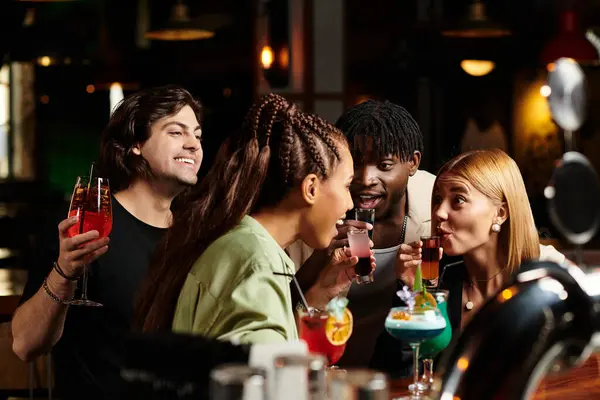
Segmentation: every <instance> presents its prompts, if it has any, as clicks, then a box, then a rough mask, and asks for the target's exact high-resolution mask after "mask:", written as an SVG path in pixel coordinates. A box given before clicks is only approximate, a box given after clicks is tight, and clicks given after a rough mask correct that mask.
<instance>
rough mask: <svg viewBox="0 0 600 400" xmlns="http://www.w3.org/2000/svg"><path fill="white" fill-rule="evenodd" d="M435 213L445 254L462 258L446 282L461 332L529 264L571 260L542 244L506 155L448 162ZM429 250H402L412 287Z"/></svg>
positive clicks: (481, 154) (417, 246) (473, 154)
mask: <svg viewBox="0 0 600 400" xmlns="http://www.w3.org/2000/svg"><path fill="white" fill-rule="evenodd" d="M431 207H432V210H431V218H432V224H431V226H432V227H435V228H434V229H435V231H436V232H437V234H438V235H440V236H441V246H442V248H443V252H444V254H445V255H447V256H455V257H460V258H461V260H460V261H459V262H454V263H452V264H448V265H447V267H446V268H445V270H444V271H443V275H442V276H441V280H442V282H441V286H442V287H443V288H446V289H448V290H449V296H448V314H449V315H448V316H449V318H450V321H451V324H452V328H453V331H454V332H458V331H460V330H461V329H462V327H464V325H465V324H466V323H467V322H468V321H469V320H470V319H471V318H472V316H473V315H474V314H475V312H476V311H477V310H478V309H479V308H480V307H481V306H482V305H483V304H484V303H485V302H486V301H487V299H489V298H490V297H492V296H494V295H495V294H496V293H497V292H498V290H500V289H501V288H502V287H503V285H504V283H505V282H506V281H507V279H508V278H509V277H510V276H511V274H513V273H514V272H515V271H516V270H517V269H518V268H519V265H521V263H522V262H524V261H528V260H534V259H542V260H549V261H554V262H557V263H564V262H565V261H566V260H565V256H564V255H562V254H561V253H559V252H558V251H556V250H555V249H554V248H553V247H552V246H547V247H546V246H541V245H540V242H539V238H538V233H537V230H536V227H535V223H534V220H533V214H532V212H531V207H530V205H529V199H528V198H527V192H526V190H525V185H524V183H523V178H522V176H521V173H520V171H519V167H518V166H517V164H516V163H515V162H514V160H513V159H512V158H510V157H509V156H508V155H507V154H506V153H504V152H503V151H501V150H498V149H494V150H477V151H470V152H466V153H463V154H461V155H459V156H457V157H455V158H454V159H452V160H450V161H449V162H447V163H446V164H445V165H444V166H443V167H442V168H441V170H440V172H439V173H438V176H437V178H436V181H435V183H434V189H433V196H432V202H431ZM432 230H433V229H432ZM421 245H422V244H421V243H420V242H416V243H411V244H409V245H408V244H407V245H402V247H401V249H400V252H399V254H398V258H399V262H398V265H397V267H398V268H399V269H401V271H399V272H401V276H402V280H403V281H404V283H406V284H409V285H412V283H413V281H414V267H415V266H416V264H417V263H418V262H419V260H420V258H421ZM440 253H441V252H440Z"/></svg>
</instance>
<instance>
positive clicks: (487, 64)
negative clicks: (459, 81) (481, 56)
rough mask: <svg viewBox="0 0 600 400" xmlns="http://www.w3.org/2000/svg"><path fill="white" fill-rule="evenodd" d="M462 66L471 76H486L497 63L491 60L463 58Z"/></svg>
mask: <svg viewBox="0 0 600 400" xmlns="http://www.w3.org/2000/svg"><path fill="white" fill-rule="evenodd" d="M460 67H461V68H462V69H463V71H465V72H466V73H467V74H469V75H471V76H484V75H487V74H489V73H490V72H492V70H493V69H494V68H495V67H496V64H494V62H493V61H489V60H462V61H461V62H460Z"/></svg>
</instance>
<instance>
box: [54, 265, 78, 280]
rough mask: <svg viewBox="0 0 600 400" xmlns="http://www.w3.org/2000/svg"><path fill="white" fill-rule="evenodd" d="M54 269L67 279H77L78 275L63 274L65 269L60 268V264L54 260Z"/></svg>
mask: <svg viewBox="0 0 600 400" xmlns="http://www.w3.org/2000/svg"><path fill="white" fill-rule="evenodd" d="M54 269H55V270H56V272H58V274H59V275H60V276H62V277H63V278H65V279H66V280H69V281H77V280H79V276H69V275H67V274H65V271H63V270H62V268H61V267H60V265H58V263H57V262H56V261H54Z"/></svg>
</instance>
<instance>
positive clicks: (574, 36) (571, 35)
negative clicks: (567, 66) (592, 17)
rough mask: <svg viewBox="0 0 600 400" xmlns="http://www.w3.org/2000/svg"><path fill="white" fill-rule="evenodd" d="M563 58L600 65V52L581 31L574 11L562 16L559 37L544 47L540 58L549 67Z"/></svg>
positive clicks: (563, 13)
mask: <svg viewBox="0 0 600 400" xmlns="http://www.w3.org/2000/svg"><path fill="white" fill-rule="evenodd" d="M562 57H565V58H572V59H574V60H576V61H577V62H578V63H579V64H582V65H597V64H598V52H597V51H596V48H595V47H594V46H593V45H592V43H590V41H589V40H587V38H586V37H585V34H584V33H583V31H582V30H580V29H579V24H578V21H577V14H576V13H575V11H573V10H567V11H563V12H562V13H561V14H560V18H559V32H558V35H557V36H556V37H554V38H553V39H552V40H550V41H549V42H548V43H547V44H546V46H544V49H543V50H542V53H541V57H540V58H541V61H542V63H543V64H544V65H548V64H550V63H552V62H554V61H555V60H558V59H559V58H562Z"/></svg>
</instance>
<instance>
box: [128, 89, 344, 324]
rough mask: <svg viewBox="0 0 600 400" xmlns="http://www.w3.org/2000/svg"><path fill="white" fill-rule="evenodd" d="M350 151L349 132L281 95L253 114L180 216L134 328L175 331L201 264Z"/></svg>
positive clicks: (160, 252) (145, 289) (139, 302)
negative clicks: (247, 220) (182, 298)
mask: <svg viewBox="0 0 600 400" xmlns="http://www.w3.org/2000/svg"><path fill="white" fill-rule="evenodd" d="M342 146H348V144H347V141H346V138H345V137H344V135H343V134H342V132H341V131H339V130H338V129H336V128H335V126H333V125H332V124H329V123H327V122H326V121H324V120H323V119H321V118H319V117H317V116H315V115H311V114H306V113H303V112H301V111H300V110H298V108H297V106H296V105H295V104H290V103H288V102H287V101H286V100H285V99H284V98H283V97H281V96H279V95H276V94H269V95H266V96H264V97H263V98H262V99H260V101H259V102H258V103H256V104H255V105H254V106H253V107H252V108H251V109H250V111H249V112H248V114H247V116H246V118H245V120H244V123H243V125H242V129H241V130H240V131H239V132H238V133H237V134H234V135H232V136H230V137H229V138H228V139H227V141H226V142H225V143H224V144H223V145H222V146H221V148H220V149H219V153H218V154H217V157H216V159H215V164H214V165H213V167H212V168H211V170H210V171H209V173H208V175H207V176H206V178H205V179H203V180H202V182H201V184H200V185H198V186H197V187H196V188H195V189H194V191H193V193H192V198H191V199H188V201H187V203H186V204H187V206H186V207H185V209H183V210H182V211H181V212H179V213H176V214H175V215H174V220H173V224H172V226H171V228H170V229H169V230H168V232H167V233H166V235H165V237H164V238H163V240H162V241H161V243H160V244H159V246H158V247H157V252H156V254H155V258H154V260H153V262H152V263H151V266H150V270H149V273H148V274H147V277H146V279H145V280H144V282H143V283H142V286H141V289H140V293H139V295H138V298H137V299H136V305H135V311H134V327H135V328H137V329H141V330H143V331H145V332H149V331H162V330H170V328H171V323H172V319H173V315H174V312H175V307H176V304H177V299H178V297H179V293H180V291H181V288H182V287H183V284H184V282H185V279H186V277H187V274H188V273H189V271H190V269H191V267H192V265H193V263H194V262H195V261H196V260H197V259H198V257H200V255H202V253H203V252H204V251H205V250H206V249H207V248H208V246H210V244H212V243H213V242H214V241H215V240H216V239H217V238H219V237H220V236H222V235H224V234H225V233H227V232H228V231H229V230H231V229H232V228H234V227H235V226H236V225H238V224H239V223H240V221H241V220H242V218H243V217H244V216H245V215H247V214H248V213H252V212H255V211H258V210H260V209H263V208H266V207H273V206H277V204H279V203H280V202H281V201H282V200H283V198H284V197H285V196H286V194H287V193H288V192H289V191H290V190H291V189H293V188H294V187H297V185H299V184H300V183H301V182H302V181H303V180H304V178H305V177H306V176H307V175H309V174H316V175H317V176H319V177H320V178H322V179H327V178H328V177H329V176H330V175H331V173H332V172H333V170H334V168H335V167H336V166H337V164H338V163H339V162H340V150H341V149H342V148H343V147H342Z"/></svg>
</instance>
